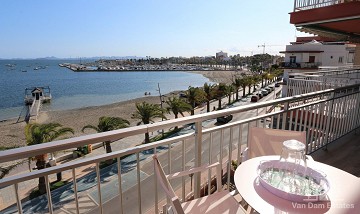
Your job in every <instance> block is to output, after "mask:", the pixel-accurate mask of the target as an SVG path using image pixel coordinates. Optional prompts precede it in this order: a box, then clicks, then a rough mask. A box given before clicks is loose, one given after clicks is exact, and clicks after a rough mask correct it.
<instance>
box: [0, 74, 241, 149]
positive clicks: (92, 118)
mask: <svg viewBox="0 0 360 214" xmlns="http://www.w3.org/2000/svg"><path fill="white" fill-rule="evenodd" d="M191 72H193V73H198V74H202V75H203V76H205V77H207V78H209V79H210V80H211V81H213V82H217V83H231V81H232V78H233V76H234V75H236V74H239V72H237V71H191ZM178 93H179V92H171V93H169V94H166V95H165V96H167V97H171V96H177V94H178ZM143 101H145V102H148V103H159V102H160V101H159V97H158V96H144V97H141V98H137V99H133V100H128V101H122V102H118V103H113V104H110V105H103V106H94V107H86V108H81V109H72V110H63V111H48V112H44V111H42V112H40V115H39V117H38V120H37V122H38V123H50V122H54V123H55V122H56V123H60V124H62V125H63V126H66V127H71V128H73V129H74V131H75V134H74V136H81V135H84V133H82V132H81V129H82V127H83V126H85V125H88V124H92V125H97V123H98V119H99V117H101V116H116V117H122V118H124V119H127V120H129V121H130V123H131V126H135V125H136V123H137V122H138V121H137V120H134V119H132V118H131V114H132V113H134V111H135V103H140V102H143ZM167 117H168V118H173V115H168V116H167ZM25 125H26V124H25V122H20V123H16V120H7V121H4V122H0V139H1V141H0V147H18V146H25V145H26V140H25V134H24V127H25ZM86 133H91V132H90V131H89V132H88V131H87V132H86ZM129 146H132V145H129Z"/></svg>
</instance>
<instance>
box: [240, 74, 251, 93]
mask: <svg viewBox="0 0 360 214" xmlns="http://www.w3.org/2000/svg"><path fill="white" fill-rule="evenodd" d="M239 81H240V85H241V87H242V88H243V97H245V93H246V92H245V90H246V86H248V82H249V79H248V78H247V77H243V78H241V79H240V80H239Z"/></svg>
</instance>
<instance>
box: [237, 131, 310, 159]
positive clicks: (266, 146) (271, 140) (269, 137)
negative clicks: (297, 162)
mask: <svg viewBox="0 0 360 214" xmlns="http://www.w3.org/2000/svg"><path fill="white" fill-rule="evenodd" d="M291 139H294V140H298V141H300V142H302V143H304V144H305V145H306V132H305V131H303V132H300V131H289V130H280V129H268V128H259V127H251V128H250V129H249V134H248V147H247V148H245V150H244V151H243V158H242V161H245V160H248V159H250V158H254V157H259V156H264V155H281V152H282V146H283V142H284V141H286V140H291ZM307 159H310V160H312V158H311V156H308V155H307Z"/></svg>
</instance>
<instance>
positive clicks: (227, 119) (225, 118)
mask: <svg viewBox="0 0 360 214" xmlns="http://www.w3.org/2000/svg"><path fill="white" fill-rule="evenodd" d="M232 119H233V116H232V115H226V116H222V117H218V118H216V122H218V123H228V122H230V121H231V120H232Z"/></svg>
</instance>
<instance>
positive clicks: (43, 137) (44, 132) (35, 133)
mask: <svg viewBox="0 0 360 214" xmlns="http://www.w3.org/2000/svg"><path fill="white" fill-rule="evenodd" d="M67 133H72V134H74V130H73V129H72V128H67V127H64V128H63V127H62V125H61V124H59V123H47V124H38V123H29V124H27V125H26V126H25V137H26V144H27V145H28V146H31V145H37V144H42V143H47V142H50V141H53V140H55V139H56V138H58V137H60V136H63V135H65V134H67ZM46 157H47V154H43V155H37V156H36V157H35V158H36V167H37V169H38V170H41V169H45V167H46ZM38 188H39V192H40V194H44V193H45V192H46V187H45V177H39V185H38Z"/></svg>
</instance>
